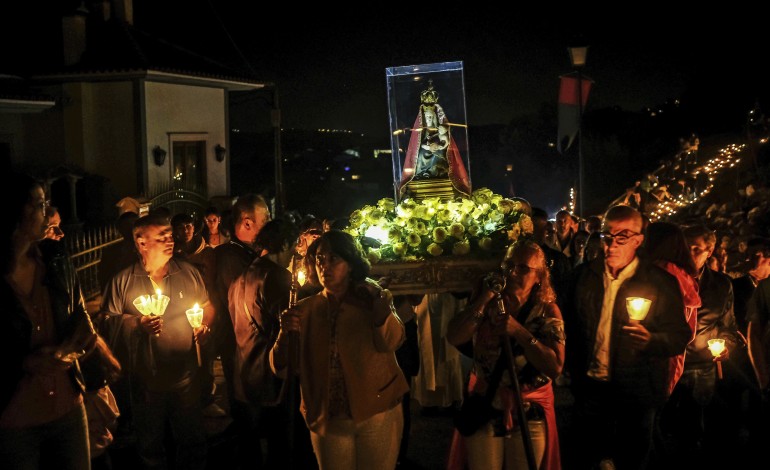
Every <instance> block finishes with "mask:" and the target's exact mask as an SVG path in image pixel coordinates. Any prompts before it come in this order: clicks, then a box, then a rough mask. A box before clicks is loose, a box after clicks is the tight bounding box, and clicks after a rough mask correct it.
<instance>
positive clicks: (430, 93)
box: [420, 80, 438, 104]
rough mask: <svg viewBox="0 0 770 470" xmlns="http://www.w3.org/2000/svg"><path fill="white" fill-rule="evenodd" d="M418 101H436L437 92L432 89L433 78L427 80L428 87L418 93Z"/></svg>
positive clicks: (426, 102)
mask: <svg viewBox="0 0 770 470" xmlns="http://www.w3.org/2000/svg"><path fill="white" fill-rule="evenodd" d="M420 102H421V103H422V104H436V103H438V92H437V91H436V90H434V89H433V80H430V81H428V88H427V89H426V90H423V92H422V93H420Z"/></svg>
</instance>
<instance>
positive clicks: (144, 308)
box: [134, 295, 152, 315]
mask: <svg viewBox="0 0 770 470" xmlns="http://www.w3.org/2000/svg"><path fill="white" fill-rule="evenodd" d="M151 304H152V301H151V300H150V296H149V295H140V296H139V297H137V298H135V299H134V307H136V309H137V310H139V313H141V314H142V315H152V309H151Z"/></svg>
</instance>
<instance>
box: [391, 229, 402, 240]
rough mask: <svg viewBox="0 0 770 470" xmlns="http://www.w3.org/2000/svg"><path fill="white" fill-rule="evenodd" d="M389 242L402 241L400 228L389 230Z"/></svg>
mask: <svg viewBox="0 0 770 470" xmlns="http://www.w3.org/2000/svg"><path fill="white" fill-rule="evenodd" d="M388 240H390V241H391V242H395V241H398V240H401V230H399V228H398V227H390V229H388Z"/></svg>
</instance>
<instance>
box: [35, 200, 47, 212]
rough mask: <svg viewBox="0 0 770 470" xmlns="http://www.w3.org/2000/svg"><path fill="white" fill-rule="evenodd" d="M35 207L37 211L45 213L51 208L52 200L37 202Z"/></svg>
mask: <svg viewBox="0 0 770 470" xmlns="http://www.w3.org/2000/svg"><path fill="white" fill-rule="evenodd" d="M34 207H35V209H37V210H40V211H43V212H45V210H46V209H48V208H49V207H51V200H50V199H45V200H42V201H37V202H35V203H34Z"/></svg>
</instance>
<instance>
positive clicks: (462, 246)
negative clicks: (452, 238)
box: [452, 241, 471, 255]
mask: <svg viewBox="0 0 770 470" xmlns="http://www.w3.org/2000/svg"><path fill="white" fill-rule="evenodd" d="M470 251H471V245H470V244H469V243H468V242H466V241H462V242H457V243H455V244H454V246H453V247H452V254H453V255H467V254H468V253H470Z"/></svg>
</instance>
